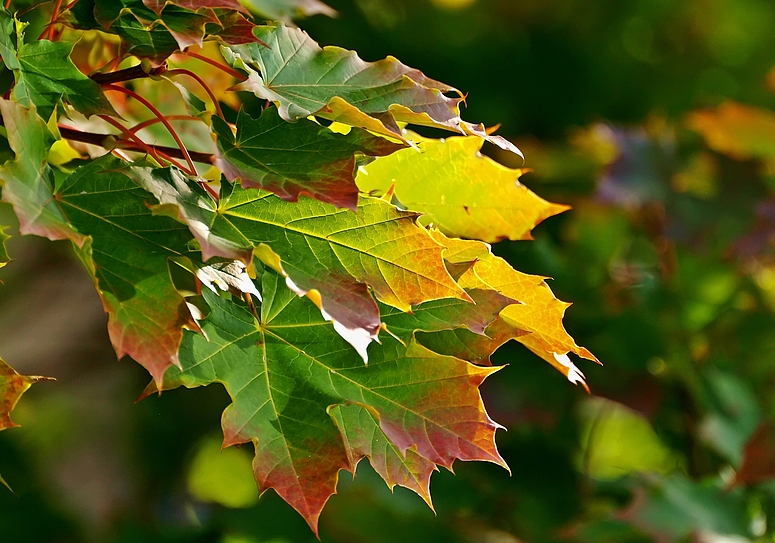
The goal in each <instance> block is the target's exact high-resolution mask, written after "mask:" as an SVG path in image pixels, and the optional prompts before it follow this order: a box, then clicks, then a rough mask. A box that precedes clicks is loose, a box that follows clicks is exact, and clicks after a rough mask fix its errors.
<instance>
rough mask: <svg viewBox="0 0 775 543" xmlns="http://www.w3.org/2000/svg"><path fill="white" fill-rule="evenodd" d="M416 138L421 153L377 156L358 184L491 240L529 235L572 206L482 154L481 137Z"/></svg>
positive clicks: (444, 225) (456, 232)
mask: <svg viewBox="0 0 775 543" xmlns="http://www.w3.org/2000/svg"><path fill="white" fill-rule="evenodd" d="M413 139H414V140H415V142H416V143H418V146H419V149H420V151H421V152H419V153H418V152H417V151H416V150H415V149H407V150H404V151H400V152H397V153H394V154H392V155H391V156H388V157H384V158H380V159H378V160H375V161H374V162H372V163H371V164H369V165H367V166H365V167H364V168H363V170H362V172H361V173H359V174H358V177H357V183H358V187H359V188H360V189H361V190H362V191H363V192H366V193H369V194H375V193H376V194H383V193H385V192H387V191H391V190H392V191H394V194H395V197H396V198H397V200H398V201H399V202H401V205H402V206H404V207H406V208H407V209H411V210H413V211H419V212H421V213H424V214H425V217H423V219H422V220H423V221H424V223H425V224H428V223H433V224H435V225H437V226H438V227H439V228H440V229H441V230H442V231H444V232H445V233H447V234H450V235H452V236H456V237H461V238H468V239H480V240H483V241H488V242H495V241H499V240H502V239H512V240H519V239H531V237H530V231H531V230H532V229H533V227H535V226H536V225H537V224H538V223H539V222H541V221H543V220H544V219H546V218H548V217H551V216H552V215H556V214H558V213H561V212H563V211H566V210H567V209H569V208H568V206H563V205H558V204H551V203H549V202H547V201H545V200H543V199H542V198H540V197H538V196H536V195H535V194H534V193H533V192H531V191H530V189H528V188H527V187H525V186H524V185H522V184H521V183H519V181H518V179H519V177H520V176H521V175H522V170H514V169H511V168H507V167H505V166H502V165H500V164H498V163H497V162H495V161H494V160H492V159H491V158H489V157H486V156H484V155H482V154H481V153H480V152H479V151H480V150H481V148H482V144H483V143H484V140H483V139H481V138H479V137H477V136H468V137H453V138H448V139H445V140H433V139H427V138H420V137H413Z"/></svg>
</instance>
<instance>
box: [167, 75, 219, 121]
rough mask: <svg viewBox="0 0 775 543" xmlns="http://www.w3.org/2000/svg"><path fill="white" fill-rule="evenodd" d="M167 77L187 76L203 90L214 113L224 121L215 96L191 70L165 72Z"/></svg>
mask: <svg viewBox="0 0 775 543" xmlns="http://www.w3.org/2000/svg"><path fill="white" fill-rule="evenodd" d="M167 75H172V76H174V75H187V76H189V77H190V78H192V79H194V80H196V82H197V83H199V85H201V87H202V88H203V89H204V90H205V92H206V93H207V95H208V96H209V97H210V100H212V102H213V105H214V106H215V111H216V112H217V113H218V116H219V117H220V118H221V119H223V120H224V121H225V120H226V118H225V117H224V116H223V110H221V104H219V103H218V100H217V99H216V98H215V94H214V93H213V91H212V89H210V86H209V85H208V84H207V83H205V80H204V79H202V78H201V77H199V76H198V75H197V74H195V73H194V72H192V71H191V70H186V69H183V68H177V69H175V70H170V71H169V72H167Z"/></svg>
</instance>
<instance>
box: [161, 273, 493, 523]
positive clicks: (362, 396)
mask: <svg viewBox="0 0 775 543" xmlns="http://www.w3.org/2000/svg"><path fill="white" fill-rule="evenodd" d="M262 284H263V288H262V294H263V298H264V301H263V303H262V306H261V320H260V321H259V320H257V319H256V318H255V316H253V315H252V314H251V313H250V311H249V309H248V308H247V307H244V306H243V305H242V304H240V303H239V302H237V301H236V300H234V299H232V300H231V301H229V300H225V299H222V298H219V297H217V296H216V295H214V294H212V293H211V292H210V291H205V292H204V298H205V300H206V302H207V303H208V305H209V306H210V307H211V311H210V314H209V315H208V316H207V318H206V319H205V320H204V321H203V323H202V327H203V330H204V332H205V334H206V336H207V337H208V338H209V341H208V340H206V339H204V338H203V337H202V336H199V335H196V334H187V335H186V338H185V340H184V342H183V345H182V347H181V363H182V369H183V371H182V372H181V371H180V370H178V369H177V368H171V369H170V370H169V371H168V372H167V375H166V376H165V380H164V386H165V388H172V387H175V386H180V385H184V386H187V387H196V386H203V385H207V384H210V383H213V382H222V383H224V385H225V386H226V389H227V391H229V393H230V394H231V396H232V400H233V404H232V405H231V406H229V408H228V409H227V410H226V412H225V413H224V416H223V419H222V421H223V426H224V435H225V444H226V445H229V444H234V443H241V442H246V441H253V443H254V444H255V445H256V460H255V462H254V469H255V472H256V477H257V480H258V482H259V486H261V488H262V489H266V488H275V489H276V490H277V492H278V493H279V494H280V495H281V496H282V497H283V498H284V499H286V501H288V502H289V503H290V504H291V505H292V506H294V507H295V508H296V509H297V510H298V511H299V512H300V513H301V514H302V515H304V517H305V518H306V519H307V522H308V523H309V524H310V526H312V528H313V529H316V526H317V518H318V516H319V513H320V509H322V507H323V505H324V504H325V501H326V500H327V499H328V497H329V496H330V495H331V494H333V492H334V491H335V481H336V474H337V472H338V471H339V470H340V469H353V467H354V466H352V465H351V464H350V461H353V462H355V461H357V460H358V459H359V457H360V456H361V455H363V454H366V455H369V456H370V460H371V461H372V462H374V464H375V468H376V469H377V470H378V471H380V472H382V473H384V474H385V477H386V480H387V481H388V483H389V484H406V485H407V486H408V487H410V488H414V489H415V490H418V491H419V492H420V493H421V495H422V494H423V493H425V492H426V491H427V484H425V483H423V482H422V481H424V477H425V476H426V473H427V470H428V468H429V466H428V464H426V463H424V462H422V460H421V458H425V459H427V460H428V461H430V462H433V463H435V464H438V465H442V466H445V467H448V468H450V467H451V466H452V463H453V462H454V460H455V459H460V460H485V461H490V462H494V463H497V464H499V465H502V466H504V467H505V464H504V462H503V459H502V458H501V457H500V455H499V454H498V452H497V450H496V448H495V440H494V436H495V430H496V429H497V428H498V426H497V425H496V424H495V423H494V422H493V421H492V420H491V419H490V418H489V417H488V416H487V414H486V412H485V411H484V407H483V405H482V401H481V398H480V396H479V391H478V387H479V385H480V384H481V383H482V381H483V380H484V379H485V378H486V377H487V376H488V375H489V374H491V373H492V372H494V371H495V369H492V368H480V367H476V366H473V365H471V364H469V363H467V362H464V361H462V360H458V359H455V358H451V357H444V356H440V355H437V354H435V353H433V352H431V351H429V350H427V349H425V348H424V347H421V346H419V345H417V344H415V343H410V344H409V345H408V346H405V345H402V344H401V343H399V342H398V341H396V340H394V339H392V338H390V337H385V338H384V341H383V344H382V345H378V344H372V346H371V347H370V348H369V355H370V363H369V365H368V366H365V365H364V364H363V362H362V360H361V359H360V358H359V357H358V355H357V354H356V353H355V352H354V351H353V350H352V349H350V348H349V347H348V346H347V344H346V343H345V342H344V340H343V339H342V338H341V337H340V336H339V335H338V334H337V333H336V331H335V330H334V328H333V326H332V324H331V323H329V322H326V321H324V320H323V319H322V318H321V317H320V315H319V314H318V311H317V308H316V307H315V306H314V305H313V304H311V303H310V302H309V300H306V299H304V298H298V297H297V296H295V295H294V294H293V293H292V292H291V291H290V290H289V289H287V288H286V287H285V286H284V285H283V284H282V280H281V278H280V277H279V276H278V275H276V274H274V273H273V272H267V273H265V274H264V276H263V283H262ZM150 390H153V389H152V388H151V389H150ZM352 405H358V406H361V407H363V408H365V409H368V411H369V412H370V413H372V414H374V419H373V420H374V423H376V421H378V423H379V431H380V432H381V433H382V434H384V438H385V439H386V440H387V441H388V443H389V447H390V449H385V448H384V447H386V446H387V444H385V443H382V442H381V441H379V439H382V436H380V434H379V433H378V432H376V427H374V428H371V430H373V432H372V433H371V436H372V437H371V442H370V443H368V442H366V435H367V434H363V433H362V430H364V429H365V430H368V428H364V427H363V426H361V425H360V423H359V421H358V419H357V418H356V419H354V420H353V419H352V418H351V417H349V416H348V417H345V416H341V415H342V412H341V411H335V409H336V407H337V406H352ZM332 411H335V412H334V413H332ZM331 416H333V417H334V418H335V420H332V419H331ZM335 421H336V422H335ZM351 422H353V423H354V424H358V426H351V424H350V423H351ZM331 430H333V433H332V431H331ZM340 431H341V433H340ZM348 436H354V438H355V441H354V442H352V443H351V442H349V441H348V442H347V444H345V442H344V441H343V440H345V439H348ZM375 438H377V441H375ZM380 447H381V448H380ZM415 454H417V455H419V456H420V457H421V458H417V457H416V456H414V455H415ZM386 455H388V456H386ZM401 462H403V466H402V465H401Z"/></svg>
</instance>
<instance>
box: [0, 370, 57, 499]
mask: <svg viewBox="0 0 775 543" xmlns="http://www.w3.org/2000/svg"><path fill="white" fill-rule="evenodd" d="M50 380H52V379H51V378H50V377H33V376H27V375H19V374H18V373H16V370H14V369H13V368H12V367H11V366H9V365H8V364H6V363H5V362H4V361H3V360H2V359H0V430H5V429H7V428H13V427H16V426H18V424H15V423H14V422H13V421H12V420H11V411H13V408H14V407H16V404H17V403H18V401H19V398H21V396H22V394H24V393H25V392H26V391H27V389H28V388H30V387H31V386H32V385H33V384H35V383H37V382H39V381H50ZM0 483H1V484H3V485H4V486H5V487H6V488H8V489H9V490H10V488H11V487H9V486H8V483H6V482H5V480H4V479H3V478H2V477H0Z"/></svg>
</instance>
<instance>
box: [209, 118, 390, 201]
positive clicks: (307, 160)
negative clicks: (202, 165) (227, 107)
mask: <svg viewBox="0 0 775 543" xmlns="http://www.w3.org/2000/svg"><path fill="white" fill-rule="evenodd" d="M213 130H214V132H215V133H216V134H217V136H218V154H217V156H216V160H215V165H216V166H217V167H218V169H219V170H221V172H223V174H224V175H225V176H226V178H227V179H228V180H229V181H232V182H233V181H235V180H237V179H239V180H240V181H241V183H240V184H241V185H242V186H243V187H245V188H263V189H266V190H269V191H272V192H274V193H275V194H277V195H278V196H280V197H281V198H283V199H284V200H288V201H290V202H295V201H297V200H298V199H299V195H301V194H304V195H306V196H310V197H313V198H316V199H318V200H320V201H322V202H328V203H330V204H333V205H335V206H337V207H346V208H349V209H352V210H353V211H355V209H356V207H357V205H358V186H357V185H356V184H355V167H356V153H357V154H361V155H366V156H372V157H373V156H384V155H387V154H390V153H392V152H394V151H397V150H398V149H401V147H402V146H401V145H398V144H395V143H392V142H390V141H388V140H386V139H384V138H380V137H377V136H373V135H371V134H369V133H368V132H366V131H365V130H360V129H353V130H352V131H350V132H349V133H348V134H346V135H343V134H336V133H334V132H332V131H331V130H329V129H328V128H325V127H323V126H320V125H319V124H317V123H315V122H312V121H309V120H307V119H301V120H299V121H297V122H295V123H287V122H285V121H283V120H282V119H281V118H280V116H279V114H278V113H277V109H275V108H273V107H272V108H268V109H266V110H265V111H264V112H263V113H262V114H261V116H260V117H259V118H258V119H254V118H252V117H251V116H250V115H249V114H248V113H246V112H245V111H244V110H240V113H239V115H238V116H237V134H236V136H235V135H234V134H233V133H232V131H231V128H229V126H228V125H227V124H226V122H224V121H222V120H221V119H219V118H217V117H215V118H213Z"/></svg>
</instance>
